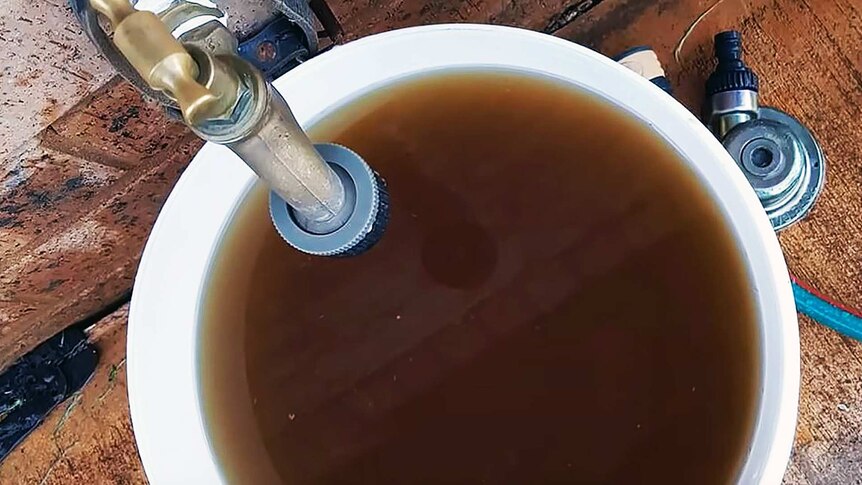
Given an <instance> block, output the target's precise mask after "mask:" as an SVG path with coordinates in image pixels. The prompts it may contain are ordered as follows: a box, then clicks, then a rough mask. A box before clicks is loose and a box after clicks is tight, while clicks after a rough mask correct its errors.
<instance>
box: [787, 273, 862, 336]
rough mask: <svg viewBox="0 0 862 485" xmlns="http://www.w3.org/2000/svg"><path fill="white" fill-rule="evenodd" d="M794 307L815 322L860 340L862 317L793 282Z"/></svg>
mask: <svg viewBox="0 0 862 485" xmlns="http://www.w3.org/2000/svg"><path fill="white" fill-rule="evenodd" d="M793 296H794V297H795V298H796V309H797V311H799V313H802V314H804V315H807V316H808V317H810V318H811V319H813V320H814V321H816V322H817V323H820V324H821V325H825V326H827V327H829V328H831V329H832V330H835V331H836V332H838V333H840V334H843V335H846V336H848V337H851V338H854V339H856V340H860V341H862V317H859V316H858V315H854V314H853V313H851V312H849V311H847V310H845V309H843V308H840V307H838V306H836V305H835V304H833V303H832V302H829V301H827V300H825V299H823V298H821V297H820V296H818V295H816V294H815V293H813V292H811V291H809V290H808V289H807V288H804V287H802V286H800V285H799V284H797V283H796V282H795V281H794V282H793Z"/></svg>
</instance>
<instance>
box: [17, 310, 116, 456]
mask: <svg viewBox="0 0 862 485" xmlns="http://www.w3.org/2000/svg"><path fill="white" fill-rule="evenodd" d="M98 362H99V358H98V354H97V353H96V349H95V347H93V346H92V345H91V344H90V343H89V342H88V341H87V336H86V334H85V333H84V331H83V330H82V329H81V328H79V327H71V328H68V329H66V330H63V331H62V332H60V333H58V334H57V335H55V336H53V337H51V338H50V339H48V340H46V341H45V342H43V343H42V344H40V345H39V346H38V347H36V348H35V349H33V350H32V351H31V352H30V353H28V354H27V355H25V356H24V357H22V358H20V359H19V360H18V361H17V362H15V363H14V364H13V365H12V366H11V367H9V369H7V370H6V372H4V373H3V374H0V461H2V460H3V458H5V457H6V456H7V455H8V454H9V453H10V452H11V451H12V450H13V449H14V448H15V446H17V445H18V443H20V442H21V440H23V439H24V438H25V437H27V435H28V434H30V432H31V431H33V430H34V429H35V428H36V427H37V426H38V425H39V424H41V423H42V421H44V419H45V416H47V415H48V413H49V412H51V410H52V409H54V408H55V407H56V406H57V405H58V404H60V403H61V402H63V401H64V400H66V399H68V398H69V397H70V396H72V395H73V394H74V393H76V392H77V391H78V390H79V389H81V387H83V386H84V384H86V383H87V381H88V380H90V377H92V375H93V371H94V370H95V369H96V364H98Z"/></svg>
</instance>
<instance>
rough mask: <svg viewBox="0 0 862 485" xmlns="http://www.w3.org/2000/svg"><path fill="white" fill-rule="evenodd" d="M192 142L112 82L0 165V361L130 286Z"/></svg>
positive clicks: (126, 87) (10, 358)
mask: <svg viewBox="0 0 862 485" xmlns="http://www.w3.org/2000/svg"><path fill="white" fill-rule="evenodd" d="M201 145H202V142H201V141H200V140H198V139H197V138H196V137H195V136H194V135H192V134H191V132H190V131H189V130H188V129H187V128H186V127H185V126H183V125H182V124H180V123H179V122H177V121H172V120H168V119H167V118H166V116H165V114H164V111H163V110H162V108H161V107H159V106H157V105H153V104H151V103H147V102H145V101H144V100H143V99H142V98H141V96H140V95H139V94H138V93H137V92H136V91H135V90H134V89H133V88H132V87H131V86H130V85H129V84H128V83H126V82H124V81H121V80H119V79H114V80H112V81H111V82H109V83H108V84H107V85H106V86H105V87H104V88H102V89H100V90H98V91H97V92H96V93H94V95H93V96H91V97H89V98H87V99H86V100H85V101H84V102H82V103H81V104H79V105H78V106H76V107H75V108H74V109H72V110H71V111H70V112H69V113H67V114H66V115H65V116H63V117H61V118H60V119H58V120H57V121H55V122H54V123H53V124H52V125H51V126H50V127H49V128H47V129H46V130H44V131H43V133H42V134H41V142H37V141H36V140H32V141H31V142H28V144H26V145H25V146H24V147H23V150H22V152H21V153H18V154H15V155H14V156H11V157H9V158H8V159H7V160H6V161H4V162H0V199H2V203H0V256H2V257H0V368H3V367H5V366H6V365H8V364H9V363H10V362H12V361H13V360H14V359H15V358H17V357H18V356H20V355H22V354H23V353H25V352H27V351H28V350H30V349H31V348H33V347H35V346H36V345H38V344H39V342H41V341H43V340H45V339H46V338H48V337H50V336H51V335H54V334H56V333H57V332H58V331H59V330H61V329H62V328H64V327H66V326H68V325H70V324H73V323H75V322H76V321H78V320H80V319H82V318H85V317H87V316H89V315H91V314H93V313H95V312H98V311H99V310H100V309H101V308H103V307H104V305H105V304H107V303H109V302H112V301H114V300H116V299H117V298H119V297H120V296H121V295H124V294H126V293H127V292H128V291H129V289H130V288H131V284H132V278H133V275H134V273H135V270H136V268H137V263H138V258H139V257H140V253H141V250H142V248H143V244H144V241H145V239H146V236H147V234H149V231H150V227H151V226H152V224H153V222H154V221H155V217H156V215H157V213H158V210H159V208H160V207H161V204H162V202H163V201H164V200H165V198H166V197H167V194H168V193H169V191H170V189H171V187H172V186H173V183H174V182H175V181H176V179H177V177H179V174H180V173H181V172H182V170H183V168H184V167H185V166H186V164H187V163H188V161H189V160H190V159H191V158H192V156H194V154H195V152H196V151H197V150H198V148H199V147H200V146H201Z"/></svg>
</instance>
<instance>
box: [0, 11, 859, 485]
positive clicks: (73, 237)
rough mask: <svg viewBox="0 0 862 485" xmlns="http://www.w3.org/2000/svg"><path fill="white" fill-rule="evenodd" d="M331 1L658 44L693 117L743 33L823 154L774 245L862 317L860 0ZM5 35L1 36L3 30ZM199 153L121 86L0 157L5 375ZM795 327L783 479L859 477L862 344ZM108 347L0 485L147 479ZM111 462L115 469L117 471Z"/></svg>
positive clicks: (105, 288) (769, 92) (86, 305)
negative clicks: (717, 41) (817, 188)
mask: <svg viewBox="0 0 862 485" xmlns="http://www.w3.org/2000/svg"><path fill="white" fill-rule="evenodd" d="M15 1H17V0H15ZM13 3H14V1H13ZM330 4H331V5H332V7H333V10H334V11H335V12H336V14H337V15H338V17H339V18H340V20H341V21H342V23H343V25H344V27H345V32H346V37H347V38H348V39H349V38H356V37H361V36H363V35H367V34H368V33H372V32H377V31H382V30H388V29H390V28H394V27H400V26H407V25H416V24H424V23H439V22H461V21H472V22H496V23H503V24H509V25H522V26H526V27H529V28H533V29H537V30H547V31H551V32H554V33H556V35H560V36H562V37H564V38H567V39H572V40H575V41H578V42H580V43H583V44H585V45H588V46H591V47H593V48H595V49H597V50H599V51H601V52H603V53H605V54H614V53H616V52H619V51H621V50H623V49H625V48H627V47H631V46H633V45H638V44H650V45H652V46H653V47H654V48H655V50H656V51H657V52H658V54H659V56H660V58H661V59H662V61H663V63H664V65H665V68H666V70H667V71H668V74H669V78H670V80H671V81H672V82H673V83H674V85H675V87H676V89H677V93H678V95H679V98H680V99H681V100H682V101H683V102H684V103H685V104H686V105H687V106H688V107H689V108H691V109H695V110H696V109H698V107H699V103H700V97H701V94H702V86H703V81H704V79H705V77H706V75H707V73H708V71H709V70H710V69H711V61H710V53H711V37H712V35H713V34H714V33H715V32H717V31H719V30H721V29H724V28H737V29H739V30H742V32H743V35H744V37H745V41H746V51H747V60H748V61H749V63H750V64H751V65H752V66H753V67H754V68H755V69H756V70H757V71H758V73H759V74H760V76H761V78H762V84H763V99H764V100H765V102H766V103H768V104H772V105H775V106H778V107H780V108H782V109H785V110H787V111H789V112H791V113H793V114H794V115H796V116H798V117H799V118H800V119H801V120H802V121H803V122H805V123H806V124H807V125H809V127H810V128H811V129H812V130H813V131H814V133H815V134H816V135H817V137H818V138H819V140H820V142H821V143H822V145H823V148H824V151H825V152H826V155H827V157H828V160H829V167H828V175H827V177H828V181H827V185H826V191H825V193H824V195H823V197H822V198H821V200H820V201H819V203H818V206H817V208H816V209H815V211H814V213H813V214H812V216H811V217H810V218H809V219H808V220H806V221H805V222H803V223H801V224H799V225H797V226H794V227H793V228H791V229H789V230H787V231H785V232H784V233H782V235H781V242H782V245H783V247H784V249H785V252H786V255H787V258H788V262H789V264H790V266H791V268H792V270H793V271H794V272H795V273H797V274H798V275H800V276H801V277H803V278H805V279H807V280H809V281H811V282H812V283H813V284H814V286H815V287H817V288H818V289H820V290H822V291H825V292H827V293H829V294H831V295H835V296H836V297H837V298H838V299H839V300H841V301H842V302H844V303H847V304H850V305H854V306H857V307H859V306H862V126H860V124H862V121H860V119H862V118H860V111H862V74H860V70H862V4H859V3H858V1H856V0H835V1H832V0H750V1H743V0H718V1H715V0H705V1H704V0H656V1H651V2H650V1H643V0H604V1H603V2H601V3H600V4H599V5H598V6H597V7H595V8H593V9H592V10H590V11H589V12H588V13H587V14H584V15H577V13H578V12H579V8H580V7H579V6H580V5H583V4H584V3H583V2H581V1H570V2H566V1H565V0H559V1H558V0H551V1H536V0H507V1H505V2H489V1H487V0H468V1H462V0H446V1H444V0H434V1H430V2H420V1H416V0H355V1H333V2H330ZM56 8H61V9H62V8H65V7H63V6H61V5H57V6H56ZM0 15H4V17H3V19H6V18H7V17H6V16H5V15H7V14H0ZM567 22H570V23H568V24H567ZM0 25H6V27H5V28H6V29H8V28H9V27H8V25H9V24H8V23H7V24H0ZM73 28H76V27H73ZM0 37H3V38H0V42H3V41H4V40H5V39H7V38H8V37H7V33H6V32H5V31H4V30H2V29H0ZM675 52H676V54H677V55H676V56H675V55H674V54H675ZM7 55H8V54H7ZM4 67H5V66H4ZM0 79H2V80H4V81H5V79H3V78H0ZM2 116H3V117H4V118H5V117H6V111H5V110H3V111H2ZM51 121H53V120H51ZM3 129H6V128H3ZM196 147H197V144H196V142H195V141H193V140H192V139H190V138H189V137H188V136H187V132H185V130H184V129H183V128H182V127H180V126H177V125H175V124H172V123H170V122H168V121H166V120H165V119H164V117H163V116H162V115H161V114H160V112H159V111H158V110H157V109H155V108H153V107H151V106H148V105H146V103H143V102H142V101H141V100H140V98H139V97H137V96H136V95H135V94H134V93H133V92H131V91H130V89H129V88H128V86H126V85H125V84H124V83H120V82H118V81H114V82H112V83H109V84H108V85H107V86H106V87H104V88H102V89H101V90H99V91H98V92H96V93H95V94H93V95H91V96H90V97H88V98H85V99H84V101H83V102H81V103H80V104H79V105H78V106H77V107H76V108H74V109H72V110H71V111H70V112H69V113H68V114H67V115H66V116H65V117H62V118H60V119H59V120H58V121H54V122H53V124H52V125H51V126H50V127H49V128H47V129H46V130H43V131H42V133H41V136H40V137H39V138H37V139H33V140H31V141H29V142H27V144H24V145H21V146H20V147H19V148H17V149H15V150H13V152H14V153H12V155H11V156H6V155H4V156H0V160H2V161H0V177H2V181H3V183H2V184H0V187H2V189H0V197H2V199H3V202H2V203H0V366H3V365H5V364H7V363H8V362H9V361H10V360H11V359H12V358H14V357H15V356H17V355H20V353H22V352H24V351H26V350H27V349H29V348H31V347H33V346H34V345H36V344H37V343H38V342H39V341H40V340H42V339H43V338H45V337H47V336H49V335H51V334H53V333H55V332H56V331H57V330H59V329H60V328H62V327H63V326H65V325H68V324H70V323H73V321H74V320H76V319H79V318H82V317H83V316H86V315H87V314H89V313H91V312H93V311H96V310H98V309H99V308H101V307H103V306H104V305H105V304H106V303H107V302H110V301H112V300H114V299H116V298H117V297H119V296H121V295H123V294H124V292H125V291H127V290H128V288H129V285H130V284H131V278H132V275H133V274H134V270H135V266H136V263H137V259H138V257H139V254H140V249H141V247H142V244H143V241H144V238H145V237H146V234H147V233H148V231H149V227H150V225H151V223H152V220H153V218H154V216H155V213H156V211H157V210H158V207H159V206H160V204H161V202H162V201H163V200H164V196H165V194H166V193H167V191H168V190H169V188H170V186H171V185H172V183H173V180H175V178H176V176H177V175H178V173H179V172H180V171H181V169H182V167H183V166H184V164H185V162H187V160H188V159H189V158H190V156H191V154H192V153H193V151H194V150H195V149H196ZM4 158H5V160H3V159H4ZM10 187H11V188H10ZM8 201H11V202H8ZM124 318H125V317H124V313H123V312H119V313H118V314H116V315H114V316H112V317H109V318H108V319H106V320H105V322H103V324H104V325H107V326H108V327H111V326H116V325H118V324H119V322H123V321H124ZM800 329H801V334H802V352H803V369H802V372H803V375H802V382H803V392H802V396H801V404H800V419H799V426H798V433H797V444H796V448H795V450H794V457H793V462H792V464H791V466H790V467H789V469H788V473H787V477H786V482H787V483H793V484H797V483H798V484H809V483H810V484H827V483H829V484H831V483H862V458H860V457H862V345H860V344H859V343H857V342H853V341H850V340H848V339H845V338H842V337H840V336H838V335H836V334H835V333H834V332H831V331H829V330H827V329H824V328H822V327H820V326H818V325H816V324H813V323H811V322H810V321H808V320H807V319H805V318H803V319H801V321H800ZM100 345H102V344H100ZM112 349H113V350H108V351H103V352H107V354H105V355H103V361H102V364H101V367H100V371H99V372H100V373H99V374H97V376H96V377H95V378H94V380H93V381H92V382H91V383H90V384H88V387H87V388H86V390H85V391H84V393H83V394H82V398H81V400H80V402H79V404H78V405H76V406H74V407H72V408H71V409H70V410H69V411H68V412H66V410H67V409H68V408H67V405H68V404H69V403H66V404H64V405H62V406H61V408H60V409H58V410H57V411H55V413H54V415H53V416H52V417H51V418H50V419H49V422H48V423H47V424H46V425H44V426H43V427H42V428H40V429H39V431H38V432H37V433H36V434H34V435H33V436H31V438H29V439H28V440H27V442H26V443H25V444H24V445H23V446H22V447H21V448H19V450H17V451H16V452H15V454H14V455H13V457H11V458H10V459H8V460H6V461H5V462H4V463H3V464H2V465H0V483H40V481H43V477H45V478H44V481H43V482H42V483H67V482H68V481H70V480H73V479H84V480H85V482H88V483H105V482H120V483H123V482H126V483H128V482H132V483H137V482H139V481H143V480H144V479H143V476H142V475H140V472H139V468H138V466H139V465H138V464H137V458H136V455H135V451H134V450H135V448H134V444H133V442H132V440H131V434H130V433H129V428H128V417H127V412H128V411H127V404H126V401H125V389H124V388H120V384H119V382H120V381H119V380H116V381H115V382H117V384H115V386H114V389H113V390H111V391H110V393H109V394H107V396H120V398H121V399H120V398H110V399H109V398H107V397H103V396H102V395H101V393H102V392H103V391H104V386H105V384H104V381H105V379H106V377H105V376H106V375H110V374H111V372H110V369H111V366H112V365H115V364H116V363H117V362H119V361H120V360H121V359H122V342H118V343H115V344H114V347H112ZM100 376H101V377H100ZM118 391H119V392H118ZM94 393H95V394H96V396H97V397H96V401H99V398H100V397H103V398H102V399H101V400H100V402H99V403H98V406H95V405H92V395H93V394H94ZM88 396H90V398H89V399H90V400H88ZM115 399H117V400H115ZM81 403H83V404H84V405H81ZM87 403H90V404H91V406H89V407H88V406H87V405H86V404H87ZM78 413H82V414H80V415H79V414H78ZM63 414H66V415H67V417H66V419H65V420H63V419H62V415H63ZM78 416H80V417H78ZM92 416H97V417H96V418H94V419H90V418H91V417H92ZM73 418H75V419H73ZM61 420H62V421H64V424H63V426H62V427H61V428H60V430H59V433H58V434H57V436H60V437H61V439H60V441H57V440H56V438H57V436H54V429H55V428H56V426H57V423H58V422H59V421H61ZM52 423H53V424H52ZM118 430H119V431H118ZM108 439H110V440H111V441H106V440H108ZM73 443H74V446H70V445H72V444H73ZM106 443H110V445H106ZM22 450H23V451H22ZM64 450H65V451H64ZM58 457H59V458H58ZM106 463H108V464H113V463H116V464H117V465H116V466H117V467H118V469H119V470H121V471H120V472H118V475H109V474H108V473H110V470H109V469H107V468H106ZM108 468H110V467H108ZM49 470H50V472H48V471H49ZM122 470H124V471H122Z"/></svg>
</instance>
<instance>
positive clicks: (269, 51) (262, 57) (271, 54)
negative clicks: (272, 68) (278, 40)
mask: <svg viewBox="0 0 862 485" xmlns="http://www.w3.org/2000/svg"><path fill="white" fill-rule="evenodd" d="M277 56H278V49H276V48H275V44H273V43H272V42H270V41H268V40H266V41H263V42H261V43H260V44H258V45H257V59H258V60H259V61H260V62H272V61H274V60H275V58H276V57H277Z"/></svg>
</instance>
